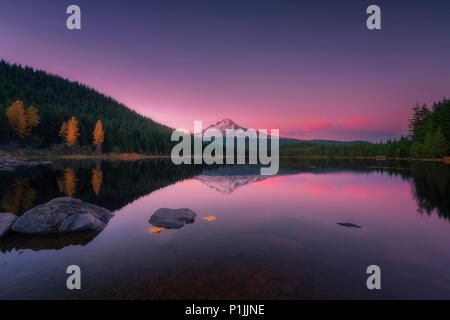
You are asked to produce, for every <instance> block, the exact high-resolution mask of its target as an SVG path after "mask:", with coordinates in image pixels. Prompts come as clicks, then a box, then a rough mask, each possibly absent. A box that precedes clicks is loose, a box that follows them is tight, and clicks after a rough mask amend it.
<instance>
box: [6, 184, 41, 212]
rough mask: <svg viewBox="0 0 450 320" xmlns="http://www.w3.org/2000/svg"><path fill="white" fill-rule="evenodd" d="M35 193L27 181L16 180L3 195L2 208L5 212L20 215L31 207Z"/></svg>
mask: <svg viewBox="0 0 450 320" xmlns="http://www.w3.org/2000/svg"><path fill="white" fill-rule="evenodd" d="M35 198H36V191H35V190H34V189H33V188H32V187H30V184H29V181H28V179H22V178H16V179H15V180H14V182H13V183H12V184H11V185H10V187H9V188H8V189H7V190H6V192H5V193H4V194H3V198H2V207H3V209H4V210H5V211H7V212H11V213H15V214H20V213H23V212H25V211H27V210H28V209H30V208H31V207H33V204H34V200H35Z"/></svg>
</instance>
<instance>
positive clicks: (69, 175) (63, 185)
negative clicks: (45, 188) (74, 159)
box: [57, 168, 78, 198]
mask: <svg viewBox="0 0 450 320" xmlns="http://www.w3.org/2000/svg"><path fill="white" fill-rule="evenodd" d="M77 181H78V179H77V177H76V175H75V172H74V171H73V169H72V168H66V169H65V170H64V178H63V179H58V180H57V182H58V188H59V192H60V193H65V194H66V195H67V196H68V197H71V198H72V197H73V196H74V195H75V192H76V188H77Z"/></svg>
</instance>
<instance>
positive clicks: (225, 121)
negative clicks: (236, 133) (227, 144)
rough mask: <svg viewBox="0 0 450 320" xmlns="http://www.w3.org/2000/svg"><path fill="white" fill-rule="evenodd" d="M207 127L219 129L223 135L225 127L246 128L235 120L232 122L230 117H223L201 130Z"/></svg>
mask: <svg viewBox="0 0 450 320" xmlns="http://www.w3.org/2000/svg"><path fill="white" fill-rule="evenodd" d="M208 129H217V130H219V131H220V132H221V133H222V134H223V135H224V136H225V135H226V131H225V130H226V129H233V130H237V129H242V130H244V131H245V130H247V129H246V128H244V127H241V126H240V125H238V124H237V123H236V122H234V121H233V120H231V119H223V120H220V121H218V122H216V123H214V124H212V125H210V126H209V127H207V128H206V129H204V130H203V132H205V131H206V130H208Z"/></svg>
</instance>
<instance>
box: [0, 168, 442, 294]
mask: <svg viewBox="0 0 450 320" xmlns="http://www.w3.org/2000/svg"><path fill="white" fill-rule="evenodd" d="M65 195H68V196H71V197H74V198H79V199H82V200H84V201H87V202H90V203H94V204H97V205H100V206H103V207H106V208H107V209H109V210H111V211H114V214H115V215H114V217H113V218H112V219H111V220H110V221H109V224H108V225H107V227H106V228H105V229H104V230H103V231H101V232H100V233H98V234H91V233H90V234H85V233H82V234H71V235H60V236H20V235H16V234H10V235H9V236H8V237H7V238H6V239H3V240H0V298H1V299H48V298H49V299H78V298H86V299H109V298H111V299H135V298H136V299H333V298H337V299H360V298H369V299H400V298H412V299H429V298H438V299H441V298H446V299H450V273H449V270H450V250H449V249H450V196H449V195H450V166H449V165H445V164H442V163H432V162H407V161H375V160H350V159H340V160H332V159H297V160H295V159H281V165H280V171H279V174H278V175H276V176H261V175H259V168H258V167H255V166H222V167H218V166H216V167H208V166H200V165H197V166H194V165H192V166H174V165H173V164H171V162H170V160H140V161H134V162H131V161H130V162H125V161H111V162H107V161H105V162H94V161H65V160H58V161H54V162H53V163H52V164H51V165H49V166H41V167H34V168H29V169H23V170H20V169H19V170H16V171H15V172H13V173H2V174H1V175H0V201H1V203H0V205H1V211H2V212H14V213H16V214H18V215H20V214H22V213H23V212H25V211H26V210H28V209H30V208H32V207H34V206H36V205H38V204H41V203H45V202H47V201H49V200H51V199H54V198H56V197H61V196H65ZM159 208H189V209H191V210H193V211H194V212H196V214H197V216H196V218H195V221H194V222H193V223H191V224H186V225H185V226H183V227H182V228H180V229H164V230H162V231H161V232H159V233H157V232H151V231H152V229H151V228H152V227H153V226H152V225H151V224H150V223H149V219H150V217H151V216H152V214H153V213H154V212H155V211H156V210H157V209H159ZM207 217H214V218H215V219H214V218H209V219H204V218H207ZM72 264H75V265H78V266H80V268H81V275H82V281H81V282H82V290H68V289H67V287H66V279H67V277H68V274H66V268H67V266H69V265H72ZM369 265H378V266H380V269H381V290H368V289H367V286H366V280H367V278H368V276H369V275H368V274H367V273H366V269H367V267H368V266H369Z"/></svg>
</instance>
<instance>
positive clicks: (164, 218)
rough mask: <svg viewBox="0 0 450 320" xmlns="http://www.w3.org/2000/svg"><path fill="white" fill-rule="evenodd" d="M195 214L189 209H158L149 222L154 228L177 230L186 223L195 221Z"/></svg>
mask: <svg viewBox="0 0 450 320" xmlns="http://www.w3.org/2000/svg"><path fill="white" fill-rule="evenodd" d="M195 216H196V214H195V212H194V211H192V210H191V209H187V208H183V209H168V208H160V209H158V210H156V211H155V213H154V214H153V215H152V216H151V218H150V220H149V222H150V223H151V224H152V225H154V226H155V227H162V228H166V229H179V228H181V227H183V226H184V225H185V224H187V223H193V222H194V221H195Z"/></svg>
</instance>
